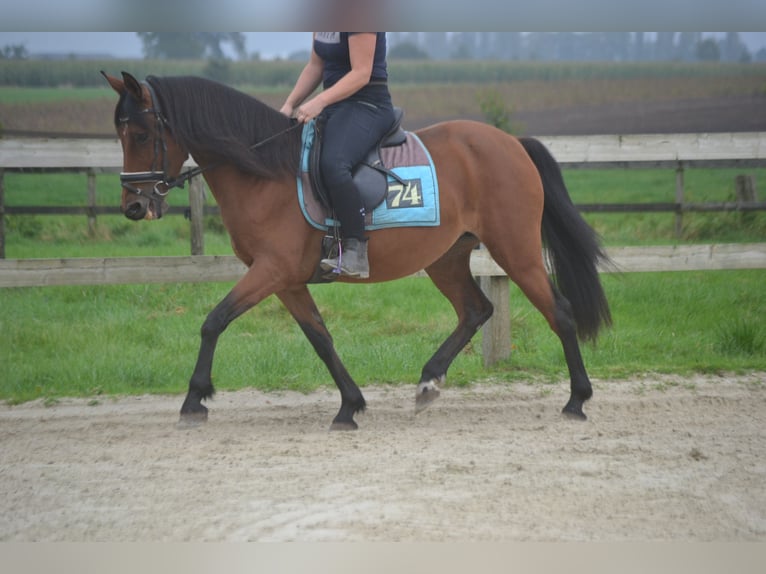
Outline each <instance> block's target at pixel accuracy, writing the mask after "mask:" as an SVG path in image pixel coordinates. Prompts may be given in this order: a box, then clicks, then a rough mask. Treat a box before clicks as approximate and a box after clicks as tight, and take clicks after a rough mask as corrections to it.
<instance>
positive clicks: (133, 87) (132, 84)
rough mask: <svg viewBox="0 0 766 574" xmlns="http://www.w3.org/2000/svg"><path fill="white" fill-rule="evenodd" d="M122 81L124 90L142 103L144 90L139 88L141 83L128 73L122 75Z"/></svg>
mask: <svg viewBox="0 0 766 574" xmlns="http://www.w3.org/2000/svg"><path fill="white" fill-rule="evenodd" d="M122 79H123V81H124V82H125V89H126V90H127V91H128V93H129V94H130V95H131V96H133V97H134V98H135V99H136V101H139V102H142V101H143V100H144V90H143V88H142V87H141V82H139V81H138V80H136V78H134V77H133V76H132V75H130V74H129V73H128V72H123V73H122Z"/></svg>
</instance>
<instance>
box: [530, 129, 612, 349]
mask: <svg viewBox="0 0 766 574" xmlns="http://www.w3.org/2000/svg"><path fill="white" fill-rule="evenodd" d="M520 141H521V145H523V146H524V149H525V150H526V151H527V153H528V154H529V157H530V158H532V161H533V162H534V164H535V166H536V167H537V171H538V172H540V177H541V179H542V181H543V192H544V195H545V207H544V209H543V224H542V233H543V241H544V243H545V245H546V246H547V248H548V250H547V252H548V261H549V263H550V268H551V271H552V272H553V275H554V277H553V281H554V283H555V284H556V286H557V287H558V289H559V291H561V293H562V295H564V297H566V298H567V300H569V303H570V304H571V305H572V312H573V314H574V320H575V323H576V324H577V335H578V336H579V337H580V339H583V340H587V339H590V340H595V339H596V337H597V336H598V332H599V329H600V328H601V327H602V325H611V323H612V317H611V313H610V312H609V303H608V302H607V300H606V295H605V294H604V289H603V287H602V286H601V280H600V279H599V276H598V269H597V268H598V264H599V262H600V261H604V262H607V261H608V257H607V255H606V253H605V252H604V250H603V248H602V247H601V243H600V241H599V237H598V235H597V234H596V232H595V231H594V230H593V228H592V227H591V226H590V225H588V223H587V222H586V221H585V220H584V219H583V218H582V216H581V215H580V213H579V212H578V211H577V208H576V207H575V206H574V204H573V203H572V199H571V198H570V197H569V192H568V191H567V188H566V185H565V184H564V178H563V177H562V175H561V169H560V168H559V165H558V163H557V162H556V160H555V159H554V157H553V156H552V155H551V153H550V151H548V148H546V147H545V146H544V145H543V144H542V143H541V142H539V141H538V140H536V139H534V138H520Z"/></svg>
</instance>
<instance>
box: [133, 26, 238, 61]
mask: <svg viewBox="0 0 766 574" xmlns="http://www.w3.org/2000/svg"><path fill="white" fill-rule="evenodd" d="M136 34H137V35H138V37H139V38H140V39H141V42H142V43H143V47H144V57H145V58H147V59H152V58H160V59H162V58H168V59H179V60H195V59H201V58H204V57H209V58H211V59H215V60H223V59H225V55H224V52H223V47H222V44H231V45H232V48H234V51H235V52H236V54H237V56H238V57H239V58H244V57H245V55H246V53H245V36H244V34H242V32H137V33H136Z"/></svg>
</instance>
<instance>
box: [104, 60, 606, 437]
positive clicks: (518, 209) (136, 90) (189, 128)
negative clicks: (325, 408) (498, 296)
mask: <svg viewBox="0 0 766 574" xmlns="http://www.w3.org/2000/svg"><path fill="white" fill-rule="evenodd" d="M102 74H103V75H104V77H105V78H106V80H107V81H108V82H109V84H110V85H111V87H112V88H113V89H114V90H115V91H116V92H117V94H118V95H119V100H118V103H117V106H116V108H115V114H114V124H115V129H116V131H117V135H118V137H119V140H120V142H121V145H122V150H123V172H122V174H121V184H122V201H121V208H122V211H123V213H124V214H125V216H126V217H128V218H130V219H133V220H140V219H155V218H159V217H161V216H162V214H163V212H164V210H165V209H166V208H167V204H166V203H165V201H164V198H165V196H166V195H167V193H168V192H169V191H170V189H171V188H173V187H176V186H179V183H183V181H184V180H186V179H188V178H189V177H191V175H195V174H199V173H201V174H202V175H203V176H204V178H205V180H206V182H207V185H208V187H209V189H210V190H211V192H212V194H213V196H214V197H215V200H216V202H217V204H218V206H219V207H220V213H221V218H222V220H223V223H224V225H225V227H226V229H227V231H228V233H229V236H230V238H231V244H232V248H233V250H234V252H235V254H236V255H237V257H238V258H239V259H240V260H241V261H242V262H243V263H244V264H245V265H246V266H247V268H248V269H247V271H246V272H245V274H244V276H243V277H242V278H241V279H240V280H239V281H238V282H237V283H236V285H235V286H234V287H233V288H232V289H231V291H230V292H229V293H228V294H227V295H226V296H225V297H224V298H223V300H222V301H221V302H220V303H218V305H217V306H216V307H215V308H214V309H213V310H212V311H211V312H210V313H209V314H208V315H207V318H206V319H205V321H204V323H203V325H202V329H201V345H200V348H199V354H198V357H197V363H196V366H195V367H194V371H193V373H192V375H191V379H190V381H189V388H188V393H187V395H186V398H185V400H184V402H183V405H182V406H181V413H180V415H181V421H182V422H183V421H204V420H207V416H208V409H207V407H206V406H205V405H203V404H202V402H203V401H205V400H206V399H209V398H210V397H212V395H213V393H214V389H213V384H212V380H211V370H212V365H213V355H214V352H215V348H216V343H217V341H218V338H219V336H220V335H221V334H222V333H223V331H224V330H225V329H226V327H227V326H228V325H229V324H230V323H231V322H232V321H233V320H235V319H236V318H237V317H239V316H240V315H242V314H243V313H245V312H246V311H247V310H248V309H250V308H252V307H253V306H254V305H257V304H258V303H259V302H260V301H262V300H263V299H265V298H266V297H268V296H270V295H272V294H275V295H276V296H277V297H278V298H279V299H280V301H281V302H282V303H283V304H284V306H285V307H286V308H287V309H288V311H289V312H290V313H291V315H292V316H293V318H294V319H295V321H297V323H298V325H299V326H300V327H301V329H302V330H303V332H304V333H305V335H306V337H307V338H308V340H309V342H310V343H311V345H312V346H313V348H314V350H315V351H316V353H317V354H318V356H319V357H320V358H321V360H322V361H323V362H324V364H325V365H326V367H327V369H328V370H329V372H330V375H331V376H332V378H333V380H334V381H335V384H336V385H337V387H338V389H339V391H340V395H341V406H340V410H339V412H338V414H337V415H336V416H335V418H334V419H333V421H332V425H331V429H333V430H348V429H356V428H357V423H356V421H355V420H354V415H355V414H356V413H358V412H360V411H362V410H364V409H365V407H366V404H365V399H364V396H363V395H362V392H361V390H360V389H359V387H358V386H357V384H356V383H355V382H354V380H353V379H352V377H351V375H350V374H349V373H348V371H347V370H346V368H345V367H344V365H343V363H342V362H341V360H340V358H339V357H338V355H337V354H336V351H335V348H334V346H333V339H332V337H331V335H330V332H329V331H328V329H327V327H326V325H325V323H324V321H323V319H322V317H321V315H320V313H319V310H318V309H317V307H316V304H315V303H314V301H313V299H312V297H311V294H310V292H309V289H308V287H307V284H308V283H309V281H310V279H311V278H312V276H313V274H314V273H315V270H316V269H317V267H318V264H319V260H320V257H321V253H320V251H321V249H320V247H321V244H322V241H323V237H324V235H325V233H324V232H323V231H322V230H319V229H316V228H314V227H312V226H310V225H309V224H308V223H307V221H306V219H305V218H304V215H303V214H302V212H301V209H300V206H299V202H298V198H297V193H296V186H297V183H296V174H297V172H298V169H299V163H300V161H299V155H300V153H299V152H300V148H301V133H300V130H299V129H295V127H296V125H300V124H296V122H295V121H294V120H292V119H290V118H287V117H285V116H284V115H283V114H281V113H280V112H278V111H277V110H275V109H273V108H271V107H270V106H268V105H266V104H265V103H263V102H261V101H259V100H258V99H256V98H254V97H252V96H249V95H247V94H244V93H242V92H240V91H238V90H235V89H233V88H230V87H228V86H225V85H223V84H220V83H217V82H213V81H211V80H207V79H204V78H197V77H154V76H149V77H148V78H147V79H146V81H143V82H140V81H138V80H137V79H136V78H135V77H133V76H132V75H130V74H128V73H126V72H123V73H122V78H117V77H112V76H110V75H108V74H106V73H105V72H102ZM414 133H416V134H417V136H418V137H419V138H420V140H421V141H422V142H423V144H424V145H425V147H426V148H427V150H428V152H429V153H430V155H431V157H432V159H433V163H434V165H435V171H436V175H437V177H438V181H439V193H440V200H439V201H440V210H441V213H440V215H441V219H440V224H439V225H438V226H434V227H403V228H396V229H379V230H375V231H371V232H370V233H369V242H368V246H369V261H370V276H369V278H367V279H347V278H343V277H341V278H340V279H339V281H345V282H365V283H366V282H380V281H390V280H393V279H398V278H402V277H407V276H409V275H412V274H413V273H416V272H418V271H420V270H422V269H424V270H425V272H426V273H427V275H428V276H429V277H430V279H431V280H432V281H433V282H434V284H435V285H436V287H437V288H438V289H439V291H440V292H441V293H442V294H443V295H444V296H445V297H446V298H447V299H448V300H449V301H450V303H451V304H452V306H453V308H454V310H455V312H456V314H457V326H456V328H455V330H454V331H453V332H452V333H451V334H450V335H449V336H448V337H447V339H446V340H445V341H444V343H443V344H442V345H441V346H440V347H439V349H438V350H437V351H436V352H435V353H434V355H433V356H432V357H431V358H430V359H429V360H428V362H427V363H426V364H425V366H424V367H423V370H422V373H421V376H420V382H419V384H418V386H417V389H416V393H415V394H416V408H423V407H425V406H427V405H428V404H429V403H430V402H431V401H433V400H434V399H435V398H436V397H438V396H439V392H440V389H439V386H440V385H442V384H443V383H444V381H445V380H446V375H447V370H448V369H449V367H450V364H451V363H452V361H453V360H454V359H455V357H456V356H457V355H458V353H459V352H460V351H461V350H462V349H463V347H465V345H466V344H467V343H468V342H469V341H470V339H471V338H472V337H473V335H474V334H475V333H476V331H477V330H478V329H479V327H481V325H482V324H483V323H484V322H485V321H487V319H489V317H490V316H491V315H492V311H493V307H492V304H491V303H490V301H489V300H488V299H487V297H486V296H485V295H484V294H483V293H482V290H481V289H480V287H479V286H478V284H477V283H476V281H475V279H474V277H473V276H472V274H471V268H470V266H469V262H470V258H471V252H472V251H473V249H474V248H475V247H476V246H477V245H479V243H480V242H481V243H483V244H484V246H485V247H486V249H487V250H488V251H489V253H490V255H491V256H492V258H493V259H494V260H495V262H497V264H498V265H499V266H500V267H501V268H502V269H503V270H504V271H505V272H506V273H507V274H508V277H509V278H510V279H511V280H513V281H514V282H515V283H516V284H517V285H518V286H519V288H520V289H521V291H522V292H523V293H524V294H525V296H526V297H527V298H528V299H529V300H530V301H531V302H532V304H533V305H534V306H535V307H536V308H537V309H538V310H539V311H540V313H542V315H543V316H544V317H545V319H546V321H547V322H548V325H549V326H550V328H551V329H552V331H553V332H554V333H555V334H556V335H557V336H558V337H559V339H560V341H561V344H562V347H563V351H564V357H565V360H566V364H567V368H568V370H569V376H570V398H569V400H568V402H567V403H566V405H565V406H564V408H563V411H562V412H563V413H564V414H565V415H569V416H571V417H574V418H579V419H585V418H586V415H585V413H584V412H583V404H584V403H585V401H587V400H588V399H590V398H591V396H592V394H593V390H592V387H591V383H590V380H589V378H588V374H587V372H586V369H585V365H584V363H583V360H582V356H581V353H580V347H579V341H580V340H595V338H596V337H597V335H598V332H599V330H600V328H601V327H603V326H605V325H608V324H610V322H611V316H610V311H609V305H608V302H607V299H606V296H605V293H604V290H603V288H602V285H601V282H600V279H599V275H598V271H597V267H598V264H599V262H600V261H602V260H607V258H606V255H605V253H604V251H603V249H602V247H601V245H600V242H599V238H598V236H597V234H596V233H595V232H594V230H593V229H592V228H591V227H590V226H589V225H588V224H587V223H586V222H585V220H584V219H583V218H582V217H581V216H580V214H579V213H578V211H577V209H576V208H575V207H574V205H573V204H572V201H571V199H570V196H569V193H568V191H567V189H566V186H565V183H564V180H563V178H562V174H561V171H560V168H559V166H558V164H557V162H556V161H555V159H554V158H553V156H552V155H551V153H550V152H549V150H548V149H547V148H546V147H545V146H544V145H543V144H542V143H541V142H539V141H538V140H536V139H534V138H529V137H525V138H516V137H514V136H511V135H509V134H507V133H505V132H503V131H501V130H499V129H497V128H495V127H493V126H490V125H488V124H484V123H481V122H475V121H467V120H453V121H446V122H442V123H439V124H436V125H433V126H429V127H427V128H424V129H422V130H418V131H416V132H414ZM189 156H191V157H192V158H193V159H194V160H195V162H196V163H197V166H199V167H198V168H197V171H196V172H195V173H194V174H188V172H187V173H182V169H183V164H184V162H185V161H186V160H187V159H188V157H189ZM543 240H544V241H545V245H546V246H547V257H548V258H549V266H550V268H551V270H552V272H551V276H550V277H549V275H548V272H547V270H546V267H545V260H544V257H545V253H544V251H543Z"/></svg>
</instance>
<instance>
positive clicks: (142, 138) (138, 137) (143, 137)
mask: <svg viewBox="0 0 766 574" xmlns="http://www.w3.org/2000/svg"><path fill="white" fill-rule="evenodd" d="M133 141H135V142H136V143H137V144H139V145H143V144H145V143H146V142H148V141H149V134H148V133H147V132H138V133H137V134H134V135H133Z"/></svg>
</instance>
